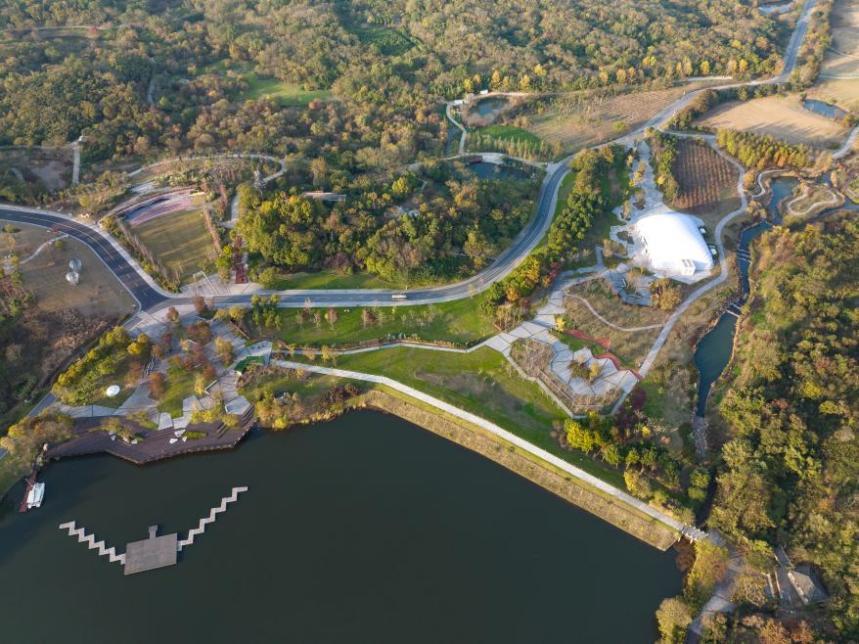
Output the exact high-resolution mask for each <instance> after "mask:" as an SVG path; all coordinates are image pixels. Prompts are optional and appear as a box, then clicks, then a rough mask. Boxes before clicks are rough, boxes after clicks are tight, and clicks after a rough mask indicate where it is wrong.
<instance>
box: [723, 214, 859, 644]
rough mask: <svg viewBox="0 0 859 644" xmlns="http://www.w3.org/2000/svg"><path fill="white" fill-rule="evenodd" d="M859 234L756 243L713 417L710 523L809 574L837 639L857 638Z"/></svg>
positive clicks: (851, 228) (843, 224)
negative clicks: (716, 419)
mask: <svg viewBox="0 0 859 644" xmlns="http://www.w3.org/2000/svg"><path fill="white" fill-rule="evenodd" d="M857 250H859V224H857V223H856V222H855V220H850V219H847V218H845V219H841V220H833V221H828V222H826V223H824V224H820V225H817V226H814V227H808V228H806V229H805V230H803V231H799V232H791V231H789V230H786V229H776V230H775V231H773V232H771V233H769V234H768V235H767V236H766V237H764V238H763V241H762V242H761V244H760V247H759V253H760V259H759V260H758V262H757V265H756V267H755V279H754V280H753V284H754V287H753V292H752V297H751V299H750V302H749V304H748V306H749V309H750V315H749V316H747V317H746V321H745V323H744V326H743V329H742V331H741V332H740V336H739V345H738V352H737V356H736V360H735V364H736V369H735V370H734V374H735V375H734V376H733V378H732V379H731V381H730V383H729V386H728V387H727V391H726V393H725V396H724V398H723V400H722V402H721V404H720V406H719V411H720V413H721V415H722V416H723V417H724V419H725V421H726V422H727V423H728V426H729V427H730V431H731V436H730V440H729V441H728V442H727V443H726V444H725V446H724V448H723V450H722V460H723V466H722V470H721V473H720V474H719V476H718V493H717V496H716V501H715V505H714V507H713V511H712V516H711V519H710V523H711V525H712V526H714V527H717V528H719V530H721V531H722V532H723V533H725V534H726V535H728V536H730V537H731V538H732V539H734V540H736V541H738V542H741V543H745V544H748V545H749V546H750V547H752V548H754V549H757V550H761V549H763V550H766V549H767V548H769V547H771V546H773V545H775V544H776V543H783V544H784V545H785V546H786V547H787V548H788V550H789V551H790V552H791V553H792V556H793V558H794V560H796V561H809V562H811V563H813V564H816V565H817V566H818V567H819V568H820V569H821V570H822V571H823V574H824V580H825V582H826V584H827V588H828V589H829V591H830V592H831V593H832V595H833V599H832V602H831V605H830V611H829V612H830V614H831V616H832V619H833V621H834V623H835V625H836V627H837V628H838V629H839V630H840V631H841V632H842V634H844V635H848V634H849V635H850V636H851V637H852V638H855V637H856V636H857V634H859V603H857V597H859V578H857V570H859V547H857V543H859V542H857V536H859V522H857V520H859V515H857V509H856V493H857V488H856V485H857V481H859V465H857V464H859V442H857V439H856V431H857V426H859V344H857V342H859V340H857V338H859V316H857V306H856V304H857V302H859V286H857V285H859V273H858V272H857V266H859V263H857V259H859V258H857Z"/></svg>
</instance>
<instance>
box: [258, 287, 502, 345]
mask: <svg viewBox="0 0 859 644" xmlns="http://www.w3.org/2000/svg"><path fill="white" fill-rule="evenodd" d="M485 297H486V295H485V294H480V295H476V296H475V297H473V298H471V299H466V300H459V301H456V302H446V303H443V304H429V305H420V306H402V307H393V308H389V307H384V308H377V309H371V311H372V312H373V314H374V315H375V316H376V318H377V321H376V323H374V324H370V325H368V326H366V327H365V326H364V324H363V322H362V319H361V311H362V309H360V308H350V309H336V310H337V313H338V316H339V319H338V320H337V322H336V323H335V324H334V325H330V324H329V323H328V322H326V321H325V318H324V316H325V310H320V309H317V310H315V311H314V312H317V313H319V315H320V316H322V319H321V320H320V323H319V325H318V326H317V325H316V324H315V322H314V321H313V320H310V321H308V322H305V323H304V324H300V323H299V319H298V318H299V314H300V313H301V312H300V311H299V310H297V309H282V310H281V311H280V316H281V318H280V319H281V328H280V330H279V331H278V332H277V335H278V336H279V337H280V338H282V339H283V340H284V341H285V342H288V343H290V344H297V345H314V346H321V345H324V344H328V345H331V346H336V345H338V344H355V343H357V342H365V341H369V340H376V339H394V338H399V337H403V336H404V337H416V338H419V339H421V340H426V341H436V340H440V341H448V342H453V343H455V344H460V345H465V344H473V343H475V342H477V341H479V340H483V339H484V338H487V337H489V336H491V335H493V334H494V333H495V332H496V330H495V327H494V326H493V324H492V319H491V317H490V316H487V315H486V314H484V313H483V311H482V310H481V306H480V305H481V303H482V301H483V300H484V299H485ZM263 335H265V334H264V333H263Z"/></svg>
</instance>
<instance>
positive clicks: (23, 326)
mask: <svg viewBox="0 0 859 644" xmlns="http://www.w3.org/2000/svg"><path fill="white" fill-rule="evenodd" d="M5 223H6V222H3V221H0V226H2V225H3V224H5ZM15 228H17V229H19V232H17V233H14V235H12V236H14V237H16V238H17V241H16V242H15V249H14V252H16V253H19V254H20V255H21V256H25V254H24V253H23V252H21V251H22V250H27V251H28V252H27V253H26V255H29V254H30V252H31V251H32V250H33V249H35V248H36V247H37V246H38V245H40V244H41V243H42V242H43V241H46V240H47V239H49V238H50V237H51V235H50V233H49V232H48V231H45V230H44V229H40V228H36V227H33V226H27V225H24V224H15ZM9 237H10V236H9V235H7V234H3V235H0V254H3V252H2V249H3V248H5V249H7V250H8V249H9V246H10V241H9V239H8V238H9ZM72 258H77V259H80V260H81V261H82V263H83V266H82V269H81V280H80V283H79V284H78V285H77V286H72V285H70V284H68V283H67V282H66V281H65V274H66V271H67V270H68V262H69V260H70V259H72ZM20 270H21V277H22V282H23V288H24V289H25V290H27V291H29V292H31V293H32V294H33V296H34V301H33V302H32V303H30V304H28V305H26V306H25V307H24V308H23V311H22V312H21V313H20V315H19V316H18V317H16V318H15V319H14V320H12V321H11V322H7V323H6V324H5V325H0V365H2V366H3V367H5V368H6V370H5V371H6V375H7V377H8V380H7V381H6V382H4V383H3V387H0V427H2V426H5V425H8V424H9V422H11V421H12V420H14V419H15V418H17V417H19V416H20V415H21V413H23V411H25V410H26V406H27V405H28V404H33V403H35V402H36V401H37V400H38V398H39V396H40V395H41V392H42V391H43V390H44V388H45V386H46V385H47V384H48V382H49V380H50V378H51V376H52V374H54V373H55V371H56V370H57V369H58V368H59V367H61V366H62V365H63V363H64V361H66V360H67V359H68V358H69V357H70V356H72V355H73V354H74V353H75V352H76V351H77V350H79V349H80V348H81V347H83V346H85V345H86V344H87V343H88V342H89V341H91V340H92V339H94V338H96V337H98V336H99V335H100V334H101V333H103V332H104V331H106V330H107V329H109V328H110V327H111V326H113V325H114V324H116V323H118V322H119V321H120V320H121V319H122V318H124V317H125V316H126V315H128V314H129V313H131V311H132V308H133V305H132V302H133V300H132V298H131V296H130V295H129V294H128V292H127V291H126V290H125V289H124V288H123V287H122V286H121V285H120V284H119V282H117V280H116V278H115V277H114V276H113V274H112V273H110V272H109V271H108V269H107V267H105V265H104V264H103V263H102V262H101V260H99V259H98V258H97V257H96V256H95V255H94V254H93V253H92V252H91V251H90V250H89V249H88V248H87V247H86V246H84V245H83V244H81V243H80V242H77V241H74V240H70V239H65V240H63V241H62V242H61V243H60V244H59V245H51V246H47V247H45V248H44V249H43V250H42V251H41V252H40V253H39V255H37V256H36V257H34V258H33V259H32V260H30V261H28V262H26V263H24V264H22V265H21V266H20Z"/></svg>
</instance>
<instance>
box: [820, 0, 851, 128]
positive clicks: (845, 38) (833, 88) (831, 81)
mask: <svg viewBox="0 0 859 644" xmlns="http://www.w3.org/2000/svg"><path fill="white" fill-rule="evenodd" d="M831 25H832V26H831V32H832V42H831V44H830V47H829V50H828V51H827V53H826V57H825V58H824V60H823V67H822V68H821V70H820V77H819V79H818V82H817V83H816V84H815V85H814V87H812V88H811V89H810V90H808V96H809V97H810V98H816V99H819V100H822V101H827V102H830V103H835V104H836V105H838V106H839V107H842V108H844V109H847V110H850V111H852V112H854V113H859V0H838V1H837V2H836V3H835V6H834V7H833V9H832V18H831Z"/></svg>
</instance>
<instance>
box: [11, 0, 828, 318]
mask: <svg viewBox="0 0 859 644" xmlns="http://www.w3.org/2000/svg"><path fill="white" fill-rule="evenodd" d="M817 2H818V0H806V2H805V4H804V5H803V9H802V13H801V15H800V17H799V19H798V21H797V25H796V29H795V30H794V32H793V34H792V36H791V39H790V42H789V44H788V47H787V51H786V52H785V57H784V68H783V71H782V72H781V73H780V74H779V75H777V76H775V77H773V78H769V79H758V80H752V81H747V82H741V83H730V84H725V85H719V86H714V87H710V88H706V89H701V90H695V91H692V92H689V93H688V94H686V95H685V96H683V97H682V98H680V99H679V100H678V101H676V102H675V103H673V104H672V105H670V106H668V107H666V108H665V109H664V110H662V111H660V112H659V113H658V114H656V115H655V116H654V117H653V118H651V119H650V120H649V121H647V122H646V123H645V124H644V125H642V126H641V127H639V128H638V129H637V130H635V131H633V132H630V133H628V134H626V135H624V136H623V137H620V138H618V139H615V140H614V141H611V142H610V143H617V144H629V143H632V142H634V141H635V140H637V139H638V138H640V137H641V136H642V135H643V133H644V132H645V131H646V130H647V129H648V128H651V127H656V128H662V127H664V126H665V124H667V123H668V122H669V121H670V120H671V119H672V118H673V117H674V115H675V114H677V113H678V112H679V111H680V110H682V109H683V108H684V107H686V106H687V105H689V103H690V102H691V101H692V100H693V99H694V98H695V96H697V95H698V94H699V93H700V92H702V91H708V90H713V89H728V88H733V87H741V86H755V85H764V84H779V83H784V82H786V81H787V80H788V79H789V78H790V75H791V74H792V72H793V70H794V68H795V67H796V63H797V58H798V54H799V49H800V46H801V44H802V42H803V40H804V38H805V34H806V33H807V31H808V24H809V20H810V17H811V13H812V11H813V10H814V8H815V7H816V5H817ZM606 145H608V144H606ZM225 156H231V157H236V158H267V159H272V158H271V157H264V155H250V154H232V155H225ZM275 160H276V159H275ZM276 161H279V160H276ZM568 161H569V159H564V160H563V161H561V162H559V163H555V164H550V165H549V167H548V168H547V174H546V177H545V179H544V181H543V184H542V186H541V188H540V194H539V197H538V201H537V210H536V213H535V215H534V217H533V218H532V220H531V222H530V223H529V224H528V226H527V227H526V228H525V229H524V230H523V231H522V232H521V233H520V234H519V236H518V237H517V238H516V239H515V240H514V242H513V243H512V245H511V246H510V247H508V248H507V249H506V250H504V251H503V252H502V253H501V254H500V255H499V256H498V257H497V258H496V259H495V261H494V262H493V263H492V264H491V265H490V266H489V267H488V268H486V269H484V270H483V271H481V272H480V273H478V274H477V275H475V276H473V277H471V278H468V279H466V280H463V281H461V282H457V283H455V284H448V285H444V286H437V287H428V288H418V289H410V290H408V291H407V292H406V293H403V292H402V291H396V290H385V289H349V290H333V289H332V290H325V289H314V290H288V291H265V290H262V291H257V293H258V294H262V295H266V294H272V293H277V294H278V295H279V296H280V306H282V307H293V308H296V307H302V306H305V305H306V304H307V303H308V302H309V303H310V305H311V306H318V307H325V306H404V305H416V304H433V303H440V302H450V301H453V300H459V299H464V298H467V297H471V296H473V295H475V294H477V293H480V292H481V291H484V290H485V289H487V288H489V286H490V285H492V284H493V283H494V282H497V281H498V280H501V279H503V278H504V277H506V276H507V275H508V274H509V273H510V272H511V271H513V270H514V269H515V268H516V267H517V266H518V265H519V264H520V263H521V262H522V261H523V260H524V259H525V258H526V257H527V256H528V254H529V253H530V252H531V251H532V250H533V249H534V248H535V247H536V246H537V244H539V243H540V240H541V239H542V238H543V236H544V235H545V234H546V232H547V231H548V229H549V226H550V224H551V222H552V218H553V216H554V212H555V207H556V204H557V200H558V192H559V189H560V186H561V182H562V181H563V179H564V177H565V176H566V174H567V173H568V172H569V166H568ZM147 167H150V166H147ZM143 169H145V168H141V169H140V170H138V171H136V173H139V172H140V171H142V170H143ZM132 174H135V173H132ZM0 218H2V219H6V220H10V221H15V222H19V223H25V224H32V225H36V226H42V227H44V228H51V229H54V230H56V231H58V232H63V233H66V234H68V235H69V236H70V237H74V238H75V239H77V240H79V241H81V242H83V243H84V244H86V245H87V246H89V247H90V248H91V249H92V250H93V252H94V253H96V255H98V256H99V258H100V259H101V260H102V261H103V262H104V263H105V264H106V265H107V266H108V268H110V270H111V271H112V272H113V273H114V274H115V275H116V277H117V278H118V279H119V280H120V282H121V283H122V284H123V285H124V286H125V287H126V288H127V289H128V291H129V292H130V293H131V294H132V295H133V297H134V298H135V299H136V300H137V302H138V304H139V306H140V309H141V310H142V311H157V310H159V309H161V308H164V307H166V306H170V305H174V306H178V305H182V304H189V303H190V301H191V298H190V297H189V296H187V295H184V294H182V295H179V294H174V293H168V292H166V291H164V290H163V289H161V288H159V287H158V286H157V285H156V284H155V282H154V281H153V280H152V278H151V277H150V276H149V275H147V274H146V273H145V272H144V271H143V270H142V268H140V266H139V265H138V264H137V263H136V262H135V261H134V260H133V259H132V258H131V257H130V256H129V255H128V253H126V252H125V251H124V249H122V248H121V247H120V246H119V244H118V243H117V242H116V241H115V240H114V239H113V238H111V237H110V236H109V235H107V234H105V233H104V232H102V231H101V230H100V229H98V228H97V227H95V226H91V225H89V224H85V223H82V222H80V221H77V220H74V219H72V218H71V217H69V216H68V215H64V214H62V213H56V212H47V211H41V210H34V209H27V208H18V207H12V206H0ZM403 295H405V299H403ZM394 296H397V298H396V299H394ZM250 298H251V295H250V294H241V295H228V296H220V297H215V298H214V302H215V304H216V305H220V306H229V305H233V304H243V305H246V304H248V303H249V301H250Z"/></svg>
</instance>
